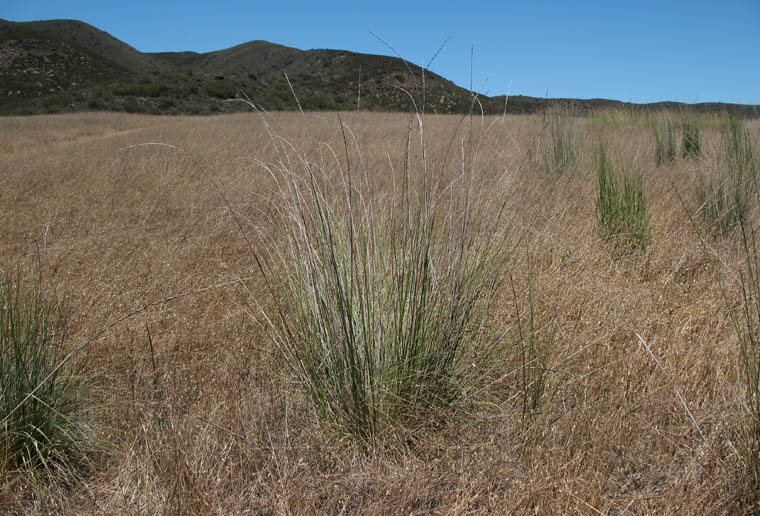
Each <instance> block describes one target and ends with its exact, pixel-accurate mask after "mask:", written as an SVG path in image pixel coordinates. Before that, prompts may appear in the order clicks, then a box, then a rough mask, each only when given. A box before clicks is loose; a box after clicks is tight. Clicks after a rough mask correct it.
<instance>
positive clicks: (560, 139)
mask: <svg viewBox="0 0 760 516" xmlns="http://www.w3.org/2000/svg"><path fill="white" fill-rule="evenodd" d="M547 115H548V117H549V121H548V122H547V123H546V125H545V127H548V129H549V135H548V138H547V139H546V140H545V142H544V150H543V159H544V168H545V169H546V171H547V172H548V173H549V174H562V173H563V172H568V171H571V170H573V169H574V167H575V165H576V163H577V161H578V143H577V141H576V139H577V135H576V129H575V126H574V125H573V123H572V121H571V120H570V115H569V113H568V112H567V111H566V110H560V109H554V110H550V111H548V113H547Z"/></svg>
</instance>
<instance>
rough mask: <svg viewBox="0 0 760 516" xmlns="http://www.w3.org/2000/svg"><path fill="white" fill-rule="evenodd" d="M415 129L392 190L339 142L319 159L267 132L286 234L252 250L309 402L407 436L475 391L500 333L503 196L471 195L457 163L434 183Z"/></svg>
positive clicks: (379, 433) (362, 437) (359, 425)
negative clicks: (378, 191) (377, 187)
mask: <svg viewBox="0 0 760 516" xmlns="http://www.w3.org/2000/svg"><path fill="white" fill-rule="evenodd" d="M420 122H421V120H420ZM342 129H343V130H346V131H347V130H348V129H347V128H344V127H342ZM423 135H424V133H423V132H422V127H421V124H420V133H419V134H418V135H417V136H418V137H420V139H421V140H422V141H423V143H422V147H421V149H417V152H418V153H417V154H414V155H415V156H419V160H420V161H419V162H417V164H415V162H416V160H417V158H415V159H412V158H411V156H412V154H413V152H412V150H410V146H411V144H412V142H413V141H414V140H413V139H410V140H409V141H408V142H407V145H408V146H407V151H406V152H407V160H406V161H405V163H406V164H405V165H404V167H405V169H406V173H405V174H403V176H402V177H396V176H397V172H396V170H395V169H394V167H393V166H392V164H390V165H389V166H390V170H388V171H387V173H388V175H389V176H391V177H393V181H394V184H395V185H397V187H398V188H396V187H394V189H393V191H394V194H392V195H391V197H390V198H383V199H379V198H374V197H373V187H372V181H373V179H375V178H378V177H379V176H380V175H382V174H376V173H375V172H373V174H372V175H370V174H369V173H368V172H367V171H366V170H362V169H361V168H359V171H358V172H357V171H356V170H354V169H352V165H351V161H350V159H349V151H348V146H347V145H346V148H345V149H344V153H345V160H338V158H337V155H338V154H337V153H335V154H333V153H332V152H331V151H328V153H329V154H330V155H332V156H333V159H331V160H327V161H320V162H316V161H315V160H314V159H313V158H312V157H311V156H309V155H308V154H306V153H303V152H298V151H296V150H295V149H294V148H293V147H292V146H291V145H290V144H289V143H285V142H284V141H283V140H281V139H278V138H276V137H275V138H274V139H273V142H275V143H276V144H277V145H278V149H279V154H280V159H279V160H278V161H277V162H275V163H272V164H268V165H265V167H266V168H267V169H268V170H269V172H270V173H271V174H272V175H273V177H276V178H278V182H279V184H280V188H281V190H280V193H281V196H282V199H281V201H280V202H279V203H278V205H279V206H280V208H278V210H279V211H278V213H277V215H276V217H275V224H276V227H279V228H280V231H282V233H283V235H284V243H279V244H278V243H276V242H275V243H274V245H273V248H274V250H272V251H269V252H262V255H261V256H260V257H258V258H257V260H259V264H260V267H261V269H262V271H263V272H264V273H265V276H267V277H268V278H270V280H271V284H270V285H271V287H270V288H271V291H272V292H273V293H274V297H275V300H276V302H277V305H276V309H275V311H274V312H272V311H268V310H266V309H265V308H262V312H263V313H264V317H265V318H266V319H267V320H268V321H269V325H270V328H271V330H272V333H273V336H274V339H275V342H276V344H277V346H278V349H279V351H280V352H281V354H282V356H283V358H284V359H285V360H286V362H287V364H288V365H289V366H290V367H291V369H292V371H293V373H294V374H295V377H296V378H297V380H298V383H299V384H300V385H301V386H302V388H303V389H304V390H305V391H306V392H307V393H308V395H309V397H310V399H311V401H312V403H313V406H314V408H315V411H316V413H317V414H318V415H319V416H320V417H321V418H323V419H324V420H327V421H328V422H330V423H332V424H333V425H334V427H336V428H337V429H338V431H339V432H340V433H345V434H349V435H351V436H353V437H355V438H357V439H358V440H359V441H360V442H365V443H372V442H376V441H377V440H378V439H383V438H384V437H386V436H392V435H407V436H414V435H416V434H417V432H419V431H422V430H424V429H425V428H429V427H430V426H431V425H432V426H438V425H439V424H442V423H443V422H444V421H445V419H446V414H449V413H450V412H449V411H448V410H447V409H450V408H452V406H453V405H455V404H457V403H458V402H468V401H474V400H476V399H477V397H478V394H477V393H479V392H480V393H481V396H482V391H481V389H483V388H484V384H485V383H486V381H487V380H486V379H487V378H489V375H490V374H492V373H493V371H494V369H495V368H496V363H498V361H499V357H500V356H501V355H500V350H501V349H502V347H503V345H504V341H505V339H504V338H503V334H504V330H503V329H501V330H500V331H499V332H496V331H495V330H494V331H491V330H489V329H488V328H489V325H488V318H489V313H490V311H491V310H490V309H491V307H492V304H493V301H494V297H495V295H496V293H497V292H498V288H499V285H500V283H501V278H502V274H503V272H504V270H505V267H504V263H503V257H504V251H505V245H506V244H505V242H506V236H507V235H508V231H507V229H508V227H509V224H508V221H507V220H506V216H505V214H504V205H505V204H504V203H505V200H504V199H503V198H502V199H499V200H498V201H495V204H491V203H489V202H488V201H487V200H485V199H484V198H483V197H481V196H479V195H478V194H477V192H483V191H484V188H483V187H481V186H478V183H477V180H476V179H474V177H473V176H472V175H471V174H470V173H469V172H466V170H467V168H468V167H465V166H462V173H461V175H460V174H458V175H457V176H456V177H454V178H449V180H446V181H441V182H438V181H433V180H432V179H431V178H433V177H436V176H435V175H433V174H432V172H431V171H430V170H428V166H429V165H428V161H427V158H426V154H425V152H424V149H425V146H424V139H423V138H422V137H423ZM410 138H411V133H410ZM418 141H420V140H418ZM341 154H343V153H341ZM355 162H356V163H361V161H360V160H356V161H355ZM486 207H488V208H486Z"/></svg>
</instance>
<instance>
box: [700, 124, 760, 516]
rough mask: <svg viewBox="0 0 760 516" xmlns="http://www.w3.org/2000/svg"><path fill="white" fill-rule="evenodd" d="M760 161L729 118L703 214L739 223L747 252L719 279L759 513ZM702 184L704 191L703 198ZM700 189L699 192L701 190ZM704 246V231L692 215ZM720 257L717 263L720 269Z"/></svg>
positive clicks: (747, 480) (740, 452)
mask: <svg viewBox="0 0 760 516" xmlns="http://www.w3.org/2000/svg"><path fill="white" fill-rule="evenodd" d="M757 176H758V164H757V158H756V155H755V149H754V147H753V145H752V141H751V138H750V134H749V131H748V130H747V127H746V124H745V123H744V121H743V120H742V119H739V118H735V117H732V118H729V119H727V120H726V121H725V122H724V124H723V138H722V153H721V160H720V162H719V166H718V169H717V173H716V174H715V175H714V176H713V177H712V178H710V179H709V180H708V182H707V185H708V186H707V188H709V190H707V191H708V192H709V195H708V196H707V198H706V199H704V200H703V201H702V204H703V210H704V213H705V214H706V215H707V216H709V217H711V218H712V220H713V222H715V223H716V224H717V227H718V229H721V230H726V229H729V228H734V227H737V228H738V230H739V232H740V239H741V244H742V251H743V258H744V260H743V263H742V266H741V267H740V269H739V271H738V274H735V273H731V274H729V275H723V274H721V273H718V275H717V282H718V285H719V287H720V289H721V292H722V294H723V297H724V300H725V303H726V306H727V308H728V312H729V315H730V318H731V323H732V326H733V329H734V332H735V334H736V336H737V341H738V357H737V358H738V360H737V373H736V383H735V396H736V414H737V420H738V440H737V446H735V450H736V452H737V458H738V465H739V468H738V470H737V471H738V473H739V483H740V485H741V486H742V489H743V496H744V498H745V499H744V502H745V503H746V505H747V506H748V507H753V508H754V510H755V512H756V510H757V508H758V507H759V506H760V252H759V251H758V245H757V234H756V229H755V228H756V221H755V219H754V218H753V217H752V216H751V215H752V213H753V207H754V206H756V205H757V204H758V200H760V190H758V184H757V179H758V178H757ZM704 191H705V190H704V187H703V189H702V193H701V194H700V195H701V196H702V197H704V196H705V195H704ZM698 193H699V192H698ZM691 222H692V225H693V226H694V228H695V230H696V231H697V233H698V235H699V237H700V240H701V241H702V243H703V245H704V248H705V250H706V251H708V255H709V256H712V253H710V252H709V249H710V247H709V246H708V245H707V243H706V242H705V239H704V237H703V234H702V232H701V231H700V229H699V228H698V226H697V224H696V222H695V221H694V219H691ZM718 263H719V262H718V261H717V260H713V264H714V265H715V266H716V269H718ZM727 276H730V277H738V278H739V281H740V287H741V288H740V296H741V302H740V304H739V305H738V306H737V305H736V304H735V303H734V301H733V297H732V296H731V295H730V293H729V289H728V287H727V283H726V281H725V279H724V278H726V277H727Z"/></svg>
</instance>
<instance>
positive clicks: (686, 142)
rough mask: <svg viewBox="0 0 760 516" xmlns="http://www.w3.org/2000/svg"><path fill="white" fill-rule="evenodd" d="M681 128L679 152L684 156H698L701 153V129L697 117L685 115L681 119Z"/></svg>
mask: <svg viewBox="0 0 760 516" xmlns="http://www.w3.org/2000/svg"><path fill="white" fill-rule="evenodd" d="M681 130H682V131H683V137H682V140H681V154H682V155H683V157H684V158H698V157H699V156H700V155H701V154H702V131H701V129H700V128H699V120H698V119H697V117H696V116H685V117H684V118H683V120H681Z"/></svg>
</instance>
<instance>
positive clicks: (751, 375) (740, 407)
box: [724, 221, 760, 507]
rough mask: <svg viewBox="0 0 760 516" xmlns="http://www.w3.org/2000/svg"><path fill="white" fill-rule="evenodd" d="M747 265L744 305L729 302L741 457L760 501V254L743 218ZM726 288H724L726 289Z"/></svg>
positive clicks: (746, 481)
mask: <svg viewBox="0 0 760 516" xmlns="http://www.w3.org/2000/svg"><path fill="white" fill-rule="evenodd" d="M740 226H741V230H742V242H743V244H744V254H745V267H744V270H743V271H741V275H740V277H741V285H742V290H741V291H742V300H743V306H742V308H741V309H735V308H733V305H732V304H731V303H730V302H728V298H726V299H727V303H728V304H729V308H730V309H729V312H730V314H731V321H732V323H733V326H734V331H735V332H736V335H737V337H738V341H739V355H740V356H739V364H738V365H739V370H738V372H737V380H738V381H737V385H736V394H737V396H736V398H737V413H738V416H739V418H738V419H739V446H738V447H737V448H738V451H739V460H740V464H741V466H742V467H741V471H742V481H743V482H742V483H743V485H744V490H745V495H746V497H747V501H748V502H749V503H750V504H752V505H754V506H755V507H757V505H758V504H760V254H759V253H758V247H757V239H756V234H755V230H754V228H753V227H752V225H751V224H749V223H747V222H744V221H740ZM724 292H725V291H724Z"/></svg>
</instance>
